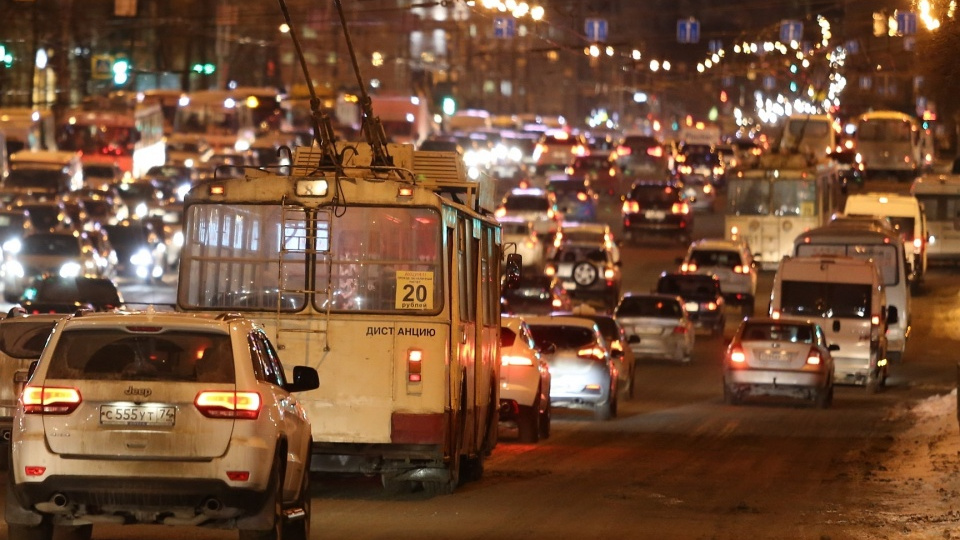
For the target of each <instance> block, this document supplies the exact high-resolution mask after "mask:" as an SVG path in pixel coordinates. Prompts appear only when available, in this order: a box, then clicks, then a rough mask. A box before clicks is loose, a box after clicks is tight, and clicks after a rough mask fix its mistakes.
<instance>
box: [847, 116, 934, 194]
mask: <svg viewBox="0 0 960 540" xmlns="http://www.w3.org/2000/svg"><path fill="white" fill-rule="evenodd" d="M921 135H922V133H921V130H920V123H919V122H917V119H916V118H914V117H912V116H910V115H907V114H903V113H901V112H897V111H872V112H868V113H865V114H862V115H860V119H859V121H858V122H857V131H856V140H857V153H859V154H860V158H861V161H862V163H863V167H864V169H863V173H864V176H865V177H866V178H867V179H870V178H876V177H878V176H881V175H891V176H895V177H897V178H899V179H901V180H913V179H914V178H916V177H917V175H919V174H920V172H921V169H922V167H923V166H924V155H923V138H922V137H921Z"/></svg>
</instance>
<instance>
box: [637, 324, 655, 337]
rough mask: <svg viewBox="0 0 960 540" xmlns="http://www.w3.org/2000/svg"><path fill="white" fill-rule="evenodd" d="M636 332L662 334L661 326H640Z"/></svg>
mask: <svg viewBox="0 0 960 540" xmlns="http://www.w3.org/2000/svg"><path fill="white" fill-rule="evenodd" d="M635 331H636V333H638V334H656V335H660V327H659V326H638V327H636V328H635Z"/></svg>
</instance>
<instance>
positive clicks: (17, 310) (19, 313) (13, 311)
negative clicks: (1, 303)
mask: <svg viewBox="0 0 960 540" xmlns="http://www.w3.org/2000/svg"><path fill="white" fill-rule="evenodd" d="M26 315H27V310H25V309H23V306H21V305H19V304H18V305H16V306H13V307H12V308H10V311H8V312H7V316H6V317H5V318H6V319H12V318H14V317H25V316H26Z"/></svg>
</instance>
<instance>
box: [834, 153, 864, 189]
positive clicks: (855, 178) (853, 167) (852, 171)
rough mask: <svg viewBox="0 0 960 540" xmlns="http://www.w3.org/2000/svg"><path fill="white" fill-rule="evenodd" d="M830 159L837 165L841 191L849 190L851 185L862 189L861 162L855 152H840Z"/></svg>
mask: <svg viewBox="0 0 960 540" xmlns="http://www.w3.org/2000/svg"><path fill="white" fill-rule="evenodd" d="M830 157H831V158H832V159H833V161H835V162H836V164H837V172H838V173H839V174H840V186H841V188H842V189H844V190H846V189H849V188H850V186H851V185H853V186H856V187H863V160H862V159H861V158H860V154H858V153H857V152H856V150H841V151H839V152H834V153H832V154H830Z"/></svg>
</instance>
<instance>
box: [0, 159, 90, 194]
mask: <svg viewBox="0 0 960 540" xmlns="http://www.w3.org/2000/svg"><path fill="white" fill-rule="evenodd" d="M4 186H5V187H10V188H13V189H19V190H24V191H35V192H46V193H51V194H54V195H63V194H65V193H69V192H71V191H76V190H78V189H80V188H82V187H83V164H82V163H81V161H80V153H79V152H65V151H58V150H20V151H18V152H14V153H13V154H11V155H10V174H9V175H8V176H7V178H6V179H5V180H4Z"/></svg>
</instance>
